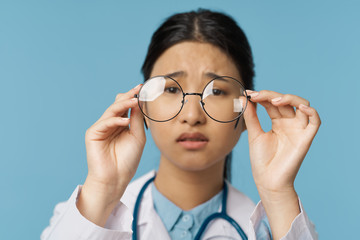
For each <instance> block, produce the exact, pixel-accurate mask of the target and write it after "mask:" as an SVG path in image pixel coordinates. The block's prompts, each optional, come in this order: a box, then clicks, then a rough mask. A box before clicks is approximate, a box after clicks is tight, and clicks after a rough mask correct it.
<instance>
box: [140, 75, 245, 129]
mask: <svg viewBox="0 0 360 240" xmlns="http://www.w3.org/2000/svg"><path fill="white" fill-rule="evenodd" d="M158 77H164V78H169V79H171V80H173V81H174V82H175V83H176V84H177V85H178V86H179V88H180V90H181V92H182V94H183V97H182V101H181V108H180V110H179V111H178V113H177V114H175V116H173V117H172V118H169V119H167V120H155V119H153V118H151V117H149V116H147V115H146V114H145V113H144V111H143V110H142V108H141V106H140V100H139V94H135V95H134V97H135V98H137V99H138V105H139V108H140V111H141V112H142V114H143V115H144V116H145V117H147V118H148V119H150V120H152V121H154V122H167V121H170V120H172V119H174V118H175V117H176V116H177V115H179V113H180V112H181V110H182V109H183V107H184V105H185V97H186V96H188V95H197V96H200V98H201V100H200V103H201V108H202V109H203V111H204V112H205V113H206V115H207V116H208V117H209V118H211V119H212V120H214V121H216V122H220V123H230V122H233V121H236V120H239V118H240V117H241V116H242V115H243V113H244V112H245V110H246V107H247V104H248V101H250V99H251V96H250V95H247V93H246V89H245V87H244V85H243V84H242V83H241V82H240V81H239V80H237V79H235V78H233V77H229V76H217V77H215V78H213V79H211V80H210V81H209V82H208V83H207V84H206V85H205V87H204V89H203V90H202V92H201V93H185V92H184V90H183V89H182V87H181V85H180V83H178V82H177V81H176V80H175V79H173V78H172V77H169V76H166V75H158V76H154V77H151V78H149V79H148V80H146V81H145V82H144V84H143V85H142V86H141V88H140V90H139V93H140V92H141V89H142V88H143V87H144V85H145V84H146V82H148V81H150V80H151V79H154V78H158ZM221 78H230V79H232V80H234V81H236V82H238V83H239V84H240V86H241V87H242V88H243V89H244V95H245V97H246V100H247V101H246V104H245V107H244V109H243V111H242V112H241V113H240V114H239V115H238V116H237V117H236V118H234V119H232V120H229V121H220V120H217V119H215V118H213V117H212V116H210V114H209V113H208V112H207V111H206V110H205V108H204V105H205V103H204V102H203V95H204V91H205V89H206V88H207V86H208V85H209V84H210V83H211V82H213V81H214V80H216V79H221ZM237 123H238V122H237ZM237 123H236V125H237ZM236 125H235V126H236Z"/></svg>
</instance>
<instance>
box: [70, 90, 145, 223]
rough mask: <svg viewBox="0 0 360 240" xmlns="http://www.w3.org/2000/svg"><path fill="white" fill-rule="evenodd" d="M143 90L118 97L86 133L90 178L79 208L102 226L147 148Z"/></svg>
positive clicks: (85, 186)
mask: <svg viewBox="0 0 360 240" xmlns="http://www.w3.org/2000/svg"><path fill="white" fill-rule="evenodd" d="M139 89H140V85H138V86H137V87H135V88H133V89H131V90H130V91H128V92H127V93H123V94H118V95H117V96H116V100H115V102H114V103H113V104H112V105H111V106H110V107H109V108H108V109H107V110H106V111H105V112H104V114H103V115H102V116H101V117H100V119H99V120H98V121H96V122H95V123H94V124H93V125H92V126H91V127H90V128H89V129H88V130H87V131H86V135H85V144H86V152H87V162H88V175H87V178H86V181H85V183H84V185H83V187H82V190H81V194H80V196H79V198H78V202H77V207H78V209H79V211H80V212H81V214H82V215H83V216H85V217H86V218H87V219H89V220H90V221H92V222H94V223H95V224H98V225H100V226H103V225H104V224H105V223H106V220H107V218H108V216H109V215H110V213H111V211H112V210H113V208H114V207H115V206H116V204H117V203H118V201H119V200H120V198H121V196H122V195H123V193H124V191H125V189H126V187H127V185H128V184H129V182H130V180H131V179H132V177H133V176H134V174H135V172H136V169H137V167H138V165H139V162H140V158H141V155H142V152H143V149H144V146H145V142H146V137H145V131H144V122H143V115H142V113H141V111H140V109H139V107H138V105H137V99H136V98H134V94H137V93H138V92H139ZM130 108H131V114H130V119H129V118H128V111H129V109H130ZM129 124H130V128H129Z"/></svg>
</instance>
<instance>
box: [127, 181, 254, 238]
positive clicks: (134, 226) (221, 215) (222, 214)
mask: <svg viewBox="0 0 360 240" xmlns="http://www.w3.org/2000/svg"><path fill="white" fill-rule="evenodd" d="M154 179H155V176H154V177H152V178H150V179H149V180H148V181H147V182H146V183H145V184H144V186H143V187H142V188H141V190H140V192H139V195H138V197H137V199H136V202H135V207H134V216H133V217H134V220H133V223H132V230H133V236H132V239H133V240H137V222H138V215H139V208H140V203H141V199H142V197H143V195H144V192H145V190H146V188H147V187H148V186H149V184H150V183H151V182H153V181H154ZM227 195H228V187H227V184H226V183H224V192H223V196H222V207H221V212H216V213H213V214H211V215H210V216H208V217H207V218H206V219H205V221H204V222H203V224H202V225H201V227H200V229H199V231H198V232H197V234H196V236H195V240H200V237H201V235H202V234H203V233H204V231H205V229H206V227H207V225H208V224H209V223H210V222H211V221H212V220H214V219H216V218H222V219H225V220H226V221H228V222H229V223H230V224H231V225H232V226H233V227H234V228H235V229H236V231H237V232H238V233H239V235H240V236H241V238H242V239H243V240H247V239H248V238H247V236H246V234H245V233H244V231H243V230H242V228H241V227H240V226H239V224H238V223H237V222H236V221H235V220H234V219H233V218H231V217H230V216H229V215H227V214H226V201H227Z"/></svg>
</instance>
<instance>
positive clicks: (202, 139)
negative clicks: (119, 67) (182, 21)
mask: <svg viewBox="0 0 360 240" xmlns="http://www.w3.org/2000/svg"><path fill="white" fill-rule="evenodd" d="M172 73H177V74H175V75H173V78H174V79H175V80H176V81H178V83H179V84H180V85H181V87H182V89H183V91H184V92H191V93H201V92H202V91H203V89H204V87H205V85H206V84H207V83H208V82H209V81H210V80H211V79H212V78H211V77H210V75H211V74H216V75H219V76H231V77H234V78H236V79H238V80H240V81H242V79H241V78H240V74H239V72H238V70H237V68H236V67H235V64H234V62H233V61H232V60H231V58H230V57H228V56H227V55H226V54H225V53H223V52H222V51H221V50H220V49H219V48H218V47H215V46H214V45H212V44H209V43H199V42H182V43H178V44H176V45H174V46H172V47H170V48H169V49H167V50H166V51H165V52H164V53H163V54H162V55H161V56H160V57H159V58H158V59H157V61H156V62H155V65H154V67H153V70H152V72H151V77H153V76H157V75H169V74H172ZM186 100H187V102H186V103H185V105H184V106H183V108H182V110H181V112H180V113H179V115H177V116H176V117H175V118H174V119H172V120H170V121H168V122H154V121H151V120H149V119H146V121H147V124H148V126H149V128H150V130H151V134H152V137H153V139H154V141H155V143H156V145H157V146H158V148H159V149H160V151H161V161H170V163H172V164H173V165H175V166H176V167H178V168H181V169H183V170H187V171H201V170H205V169H207V168H209V167H212V166H213V167H214V165H217V164H222V163H223V161H224V160H225V157H226V155H227V154H228V153H229V152H230V151H231V150H232V148H233V147H234V146H235V144H236V143H237V141H238V139H239V137H240V135H241V132H242V131H243V130H244V123H243V120H242V119H241V120H240V121H239V124H238V126H237V128H236V129H234V127H235V122H236V121H234V122H230V123H219V122H216V121H214V120H212V119H211V118H210V117H208V116H207V115H206V113H205V112H204V111H203V110H202V108H201V106H200V104H199V101H200V100H201V99H200V97H199V96H196V95H188V96H186ZM220 170H222V169H220Z"/></svg>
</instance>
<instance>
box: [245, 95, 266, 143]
mask: <svg viewBox="0 0 360 240" xmlns="http://www.w3.org/2000/svg"><path fill="white" fill-rule="evenodd" d="M255 105H256V103H252V102H249V103H248V105H247V107H246V109H245V112H244V115H243V116H244V120H245V124H246V129H247V130H248V136H249V141H251V140H253V139H255V138H257V137H258V136H259V135H260V134H262V133H264V131H263V129H262V128H261V125H260V122H259V118H258V116H257V113H256V107H255Z"/></svg>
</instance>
